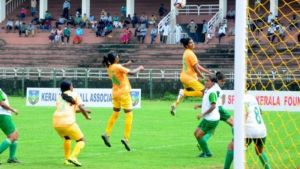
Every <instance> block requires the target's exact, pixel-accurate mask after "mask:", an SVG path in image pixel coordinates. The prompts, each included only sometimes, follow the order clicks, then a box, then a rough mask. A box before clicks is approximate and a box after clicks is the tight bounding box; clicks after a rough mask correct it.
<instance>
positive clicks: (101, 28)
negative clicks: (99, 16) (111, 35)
mask: <svg viewBox="0 0 300 169" xmlns="http://www.w3.org/2000/svg"><path fill="white" fill-rule="evenodd" d="M96 29H97V31H96V37H99V36H100V37H101V36H102V34H103V32H104V23H103V22H102V23H98V25H97V28H96Z"/></svg>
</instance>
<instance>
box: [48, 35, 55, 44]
mask: <svg viewBox="0 0 300 169" xmlns="http://www.w3.org/2000/svg"><path fill="white" fill-rule="evenodd" d="M54 38H55V35H54V33H50V36H49V44H51V43H54Z"/></svg>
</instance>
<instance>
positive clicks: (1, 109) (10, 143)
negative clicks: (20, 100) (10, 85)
mask: <svg viewBox="0 0 300 169" xmlns="http://www.w3.org/2000/svg"><path fill="white" fill-rule="evenodd" d="M11 111H12V112H14V113H15V114H16V115H18V114H19V113H18V110H16V109H14V108H12V107H10V106H9V102H8V99H7V96H6V94H5V93H4V92H3V91H2V90H1V89H0V128H1V130H2V131H3V133H4V134H5V135H6V136H7V138H6V139H5V140H4V141H3V142H2V143H1V144H0V154H2V153H3V152H4V151H5V150H6V149H7V148H9V158H8V160H7V163H20V161H19V160H17V159H16V156H15V155H16V151H17V146H18V137H19V133H18V130H17V129H16V126H15V124H14V122H13V121H12V119H11ZM0 164H1V162H0Z"/></svg>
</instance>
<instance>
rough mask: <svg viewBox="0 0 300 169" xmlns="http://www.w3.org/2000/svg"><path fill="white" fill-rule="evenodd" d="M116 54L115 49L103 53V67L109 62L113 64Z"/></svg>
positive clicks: (107, 65)
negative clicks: (105, 53)
mask: <svg viewBox="0 0 300 169" xmlns="http://www.w3.org/2000/svg"><path fill="white" fill-rule="evenodd" d="M117 56H118V55H117V52H115V51H111V52H109V53H108V54H107V55H105V56H104V57H103V61H102V64H103V65H104V66H105V67H109V66H110V65H111V64H113V63H114V62H115V59H116V57H117Z"/></svg>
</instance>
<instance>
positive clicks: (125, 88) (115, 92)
mask: <svg viewBox="0 0 300 169" xmlns="http://www.w3.org/2000/svg"><path fill="white" fill-rule="evenodd" d="M129 71H130V70H129V69H127V68H125V67H123V66H122V65H120V64H112V65H110V66H109V67H108V68H107V73H108V75H109V78H110V80H111V81H112V84H113V87H112V97H113V98H116V97H121V96H123V95H125V94H127V93H129V92H130V90H131V85H130V83H129V80H128V78H127V74H128V72H129Z"/></svg>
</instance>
